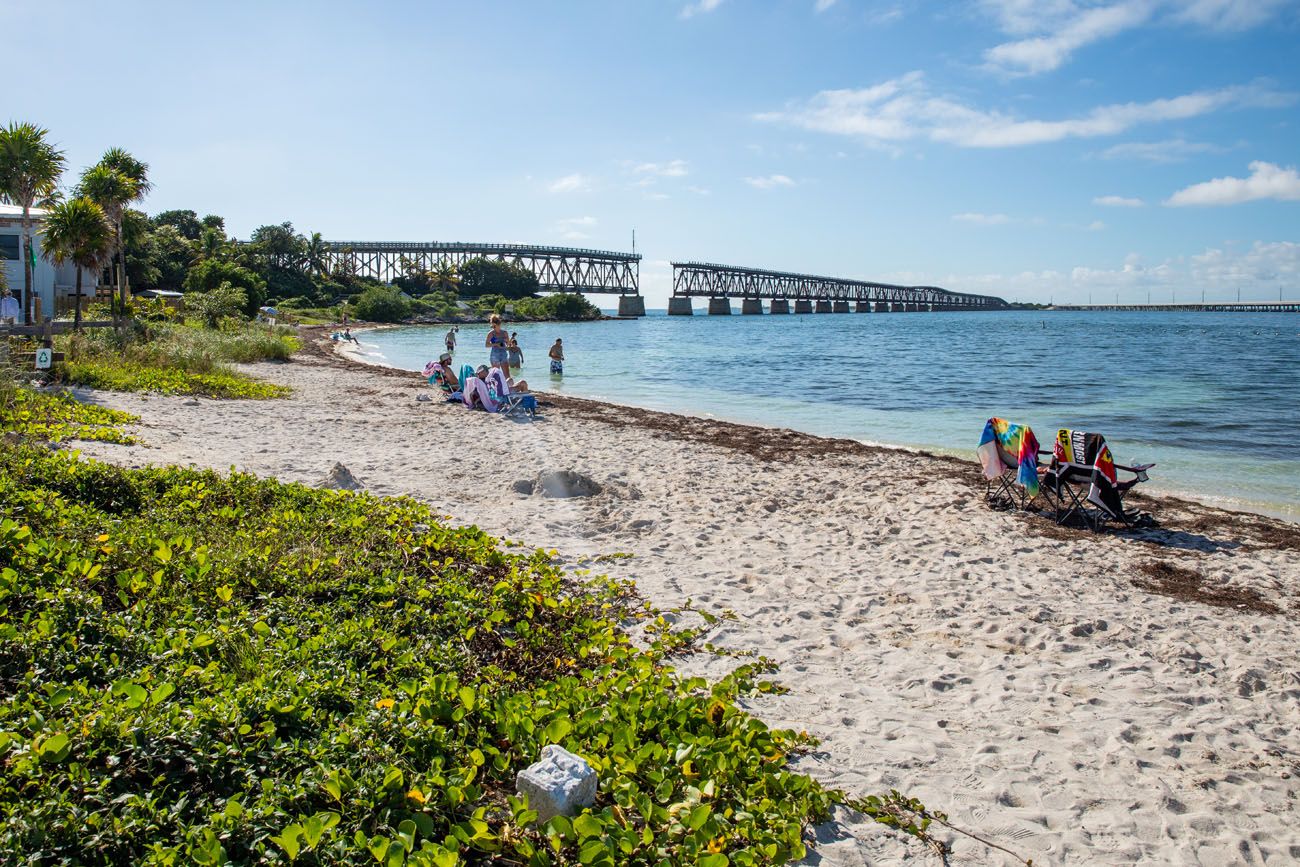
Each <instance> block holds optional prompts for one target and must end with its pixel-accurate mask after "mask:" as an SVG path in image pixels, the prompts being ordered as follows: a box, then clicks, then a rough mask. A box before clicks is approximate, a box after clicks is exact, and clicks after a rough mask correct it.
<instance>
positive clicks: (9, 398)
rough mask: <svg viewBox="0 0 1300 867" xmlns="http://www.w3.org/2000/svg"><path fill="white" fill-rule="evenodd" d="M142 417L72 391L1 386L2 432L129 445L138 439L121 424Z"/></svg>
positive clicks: (30, 436)
mask: <svg viewBox="0 0 1300 867" xmlns="http://www.w3.org/2000/svg"><path fill="white" fill-rule="evenodd" d="M139 420H140V419H139V417H138V416H134V415H131V414H130V413H126V412H122V411H120V410H115V409H109V408H108V407H105V406H96V405H94V404H87V403H81V402H80V401H78V400H76V399H74V398H73V397H72V396H71V395H69V394H61V393H60V394H47V393H43V392H38V391H33V390H31V389H29V388H19V387H13V386H11V385H9V386H0V431H12V432H14V433H17V434H20V435H22V436H24V437H29V438H31V439H35V440H41V441H44V442H63V441H65V440H98V441H101V442H109V443H122V444H124V445H129V444H131V443H134V442H136V439H135V437H133V436H131V435H130V434H128V433H126V432H125V431H123V430H122V429H121V425H124V424H135V423H136V422H138V421H139Z"/></svg>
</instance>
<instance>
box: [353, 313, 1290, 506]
mask: <svg viewBox="0 0 1300 867" xmlns="http://www.w3.org/2000/svg"><path fill="white" fill-rule="evenodd" d="M510 330H512V331H516V332H518V334H519V342H520V345H521V347H522V348H523V350H524V356H525V358H524V368H523V371H522V373H521V374H517V375H518V376H522V377H523V378H525V379H527V380H528V381H529V384H530V386H531V387H532V388H533V389H534V390H546V391H554V392H558V393H561V394H571V395H576V396H580V397H587V398H595V399H597V400H607V401H611V402H615V403H622V404H630V405H634V406H640V407H645V408H649V409H658V410H666V411H670V412H678V413H688V414H692V415H706V416H712V417H716V418H720V419H727V420H732V421H738V422H746V423H752V424H759V425H766V426H770V427H788V428H794V429H797V430H802V431H807V432H809V433H814V434H821V435H827V436H838V437H848V438H852V439H857V440H861V441H863V442H869V443H880V444H887V445H902V446H912V447H918V448H924V449H928V450H931V451H936V452H941V453H947V454H954V455H961V456H965V457H969V458H971V459H972V460H973V459H974V455H975V446H976V445H977V444H978V442H979V437H980V432H981V431H982V430H983V427H984V422H985V420H986V419H988V418H989V417H990V416H993V415H998V416H1001V417H1003V418H1007V419H1010V420H1012V421H1018V422H1022V423H1026V424H1029V425H1030V426H1032V427H1033V429H1034V432H1035V433H1036V434H1037V436H1038V440H1039V442H1040V443H1042V444H1043V447H1044V448H1050V447H1051V446H1050V444H1051V441H1052V438H1053V437H1054V435H1055V431H1056V429H1057V428H1060V427H1072V428H1077V429H1085V430H1090V431H1096V432H1099V433H1102V434H1105V435H1106V438H1107V440H1108V441H1109V442H1110V444H1111V449H1112V451H1113V452H1114V454H1115V459H1116V461H1117V462H1118V463H1122V464H1129V463H1136V462H1148V461H1155V462H1156V464H1157V466H1156V468H1155V469H1154V470H1152V471H1151V474H1150V475H1151V482H1150V483H1149V484H1148V486H1147V489H1148V490H1150V491H1152V492H1166V493H1173V494H1178V495H1183V496H1191V497H1194V498H1196V499H1199V500H1202V501H1204V502H1209V503H1213V504H1215V505H1220V506H1225V507H1228V508H1236V509H1244V510H1249V511H1257V512H1263V513H1267V514H1273V515H1277V516H1280V517H1285V518H1288V519H1290V520H1294V521H1300V448H1298V446H1300V317H1298V316H1295V315H1292V314H1284V313H1273V314H1268V313H1261V314H1250V313H1136V312H1134V313H1120V312H1116V313H1085V312H1065V311H1062V312H1048V311H1041V312H1029V311H1017V312H1005V313H889V314H867V313H862V314H858V313H849V314H843V313H841V314H826V315H818V314H811V315H798V316H797V315H788V316H770V315H764V316H761V317H760V316H740V315H734V316H729V317H724V316H708V315H704V314H701V313H700V312H699V311H698V310H697V312H696V315H695V316H693V317H669V316H666V315H664V314H663V313H662V312H661V311H654V312H651V314H650V315H648V316H646V317H645V318H643V319H639V320H634V321H625V320H618V321H602V322H587V323H571V324H570V323H536V324H533V323H519V324H512V325H511V326H510ZM446 331H447V327H446V326H424V327H402V328H394V329H385V330H379V331H372V332H365V333H363V334H362V335H361V341H362V348H363V349H364V350H365V352H366V353H367V354H368V355H370V356H371V357H372V358H373V360H375V361H378V362H382V363H385V364H390V365H392V366H395V367H401V368H407V369H411V370H419V369H422V368H423V367H424V365H425V363H426V362H428V361H430V360H432V359H435V358H437V357H438V355H439V353H441V352H442V349H443V335H444V334H445V333H446ZM486 333H487V326H484V325H469V326H461V331H460V345H459V348H458V350H457V352H456V363H457V364H458V365H459V364H462V363H473V364H485V363H487V349H486V348H484V346H483V340H484V337H485V336H486ZM557 337H561V338H563V339H564V348H565V356H566V359H567V360H566V361H565V366H564V369H565V373H564V376H563V378H560V377H552V376H550V375H549V373H548V371H547V368H548V362H547V357H546V353H547V350H548V349H549V348H550V345H551V344H552V343H553V342H554V340H555V338H557Z"/></svg>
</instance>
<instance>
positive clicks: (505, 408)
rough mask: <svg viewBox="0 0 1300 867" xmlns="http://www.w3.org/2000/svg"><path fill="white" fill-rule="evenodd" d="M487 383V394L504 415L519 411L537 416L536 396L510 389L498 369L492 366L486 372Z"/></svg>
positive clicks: (532, 416)
mask: <svg viewBox="0 0 1300 867" xmlns="http://www.w3.org/2000/svg"><path fill="white" fill-rule="evenodd" d="M487 384H488V394H489V395H491V397H492V400H493V401H495V402H496V404H497V412H499V413H501V414H502V415H505V416H512V415H514V414H515V413H521V414H523V415H527V416H528V417H529V418H536V417H537V398H536V397H534V396H533V395H531V394H528V393H527V392H517V391H511V390H510V386H509V384H508V383H507V382H506V377H505V374H504V373H502V372H501V371H500V370H499V369H497V368H493V369H492V370H491V371H489V372H488V377H487Z"/></svg>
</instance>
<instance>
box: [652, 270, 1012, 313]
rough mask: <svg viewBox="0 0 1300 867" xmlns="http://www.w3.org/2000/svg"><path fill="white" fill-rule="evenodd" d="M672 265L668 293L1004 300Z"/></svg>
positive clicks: (976, 306)
mask: <svg viewBox="0 0 1300 867" xmlns="http://www.w3.org/2000/svg"><path fill="white" fill-rule="evenodd" d="M672 266H673V294H674V295H676V296H678V297H687V298H690V297H695V298H703V297H708V298H749V299H764V298H770V299H774V300H783V299H784V300H796V301H799V300H809V301H830V302H836V301H840V302H851V301H852V302H884V303H891V304H915V305H926V306H930V307H934V308H936V309H954V310H955V309H964V310H997V309H1001V308H1005V307H1006V306H1007V302H1006V301H1004V300H1003V299H1001V298H996V297H993V296H990V295H970V294H967V293H964V292H949V291H948V290H946V289H941V288H939V287H938V286H898V285H894V284H892V283H877V282H873V281H869V280H847V279H843V278H840V277H822V276H818V275H814V274H795V273H791V272H788V271H770V270H766V269H762V268H748V267H743V266H738V265H716V264H712V263H708V262H673V263H672Z"/></svg>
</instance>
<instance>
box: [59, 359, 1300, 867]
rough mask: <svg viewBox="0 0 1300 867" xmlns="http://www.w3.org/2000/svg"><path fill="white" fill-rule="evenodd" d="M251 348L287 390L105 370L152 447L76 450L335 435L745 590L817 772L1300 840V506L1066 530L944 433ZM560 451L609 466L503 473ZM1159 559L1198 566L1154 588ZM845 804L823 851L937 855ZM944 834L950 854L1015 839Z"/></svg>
mask: <svg viewBox="0 0 1300 867" xmlns="http://www.w3.org/2000/svg"><path fill="white" fill-rule="evenodd" d="M251 370H253V371H254V372H255V373H256V374H258V375H260V376H263V377H265V378H267V379H270V380H273V381H276V382H282V383H286V384H288V385H290V386H292V387H293V388H294V389H295V393H294V396H293V397H292V398H291V399H289V400H287V401H270V402H238V403H234V402H217V401H207V400H200V401H198V402H193V401H190V402H187V401H184V400H182V399H180V398H161V397H140V396H133V395H117V394H103V393H100V394H96V395H93V399H95V400H99V401H102V402H104V403H107V404H109V405H112V406H115V407H119V408H122V409H126V410H129V411H131V412H135V413H138V414H140V415H141V416H142V417H143V419H144V422H143V424H142V427H141V431H140V433H141V435H142V437H143V438H144V440H145V441H146V442H147V444H148V447H121V446H111V445H105V444H88V445H86V446H85V447H84V448H83V451H84V452H85V453H86V454H88V455H91V456H94V457H98V458H104V459H108V460H112V461H115V462H119V463H124V464H137V465H138V464H141V463H145V462H149V463H181V464H187V463H192V464H196V465H199V466H210V467H216V468H218V469H227V468H229V467H231V466H237V467H239V468H241V469H246V470H250V471H252V472H256V473H259V474H263V475H274V476H277V477H279V478H281V479H284V480H288V481H301V482H307V483H315V482H317V481H318V480H320V479H321V478H322V477H323V476H324V475H325V474H326V473H327V472H328V471H329V470H330V468H331V467H332V465H333V464H334V462H335V461H341V462H342V463H343V464H345V465H346V466H347V467H348V468H349V469H350V470H351V471H352V472H353V473H354V474H355V475H356V476H357V478H358V479H360V480H361V482H362V483H364V484H365V486H366V487H367V489H369V490H371V491H372V492H374V493H377V494H404V493H405V494H413V495H415V496H418V497H420V498H422V499H425V500H428V501H430V502H432V503H434V504H436V505H437V506H438V507H439V508H441V509H443V510H445V511H446V512H447V513H449V514H450V515H452V516H453V517H454V518H455V519H456V520H458V521H463V522H472V523H476V524H478V525H480V526H482V527H483V528H485V529H486V530H488V531H490V532H492V533H495V534H500V535H506V536H510V537H514V538H517V539H520V540H522V541H524V542H526V543H528V544H530V545H536V546H541V547H546V548H557V549H559V550H560V551H561V552H562V553H563V554H564V555H566V556H567V557H569V558H573V559H577V558H580V557H583V556H591V555H595V554H608V553H612V552H629V553H631V554H633V555H635V556H634V557H632V558H630V559H622V560H615V561H611V562H608V563H602V564H601V566H600V568H601V569H605V570H608V571H609V572H610V573H611V574H614V575H616V576H619V577H624V578H630V579H633V580H635V581H636V582H637V584H638V585H639V586H640V587H641V589H642V591H643V592H644V593H645V594H646V595H647V596H648V597H649V598H650V599H652V600H653V601H654V602H656V603H657V604H659V605H661V606H672V605H675V604H678V603H681V602H683V601H684V600H686V599H687V598H691V599H694V600H695V602H696V603H697V604H702V605H706V606H711V607H713V608H716V609H730V610H733V611H735V612H736V614H737V619H736V620H735V621H731V622H724V623H723V624H722V626H721V627H720V628H719V630H718V631H717V632H716V634H715V635H714V636H713V640H714V641H715V642H717V643H719V644H722V645H726V646H729V647H734V648H738V649H748V650H755V651H757V652H759V653H762V654H764V655H766V656H769V657H772V658H773V659H775V660H777V661H778V662H779V663H780V664H781V666H782V672H781V679H782V680H783V681H784V682H785V683H786V684H787V685H788V686H789V687H790V688H791V692H790V694H788V695H785V696H779V697H771V698H765V699H764V700H763V701H762V702H761V703H755V704H754V705H753V707H754V710H755V711H756V712H757V713H759V714H760V715H762V716H763V717H764V718H765V719H767V720H768V721H769V722H771V723H773V724H779V725H787V726H791V727H794V728H806V729H807V730H809V731H810V732H812V733H814V734H816V735H818V736H819V737H821V738H822V739H823V750H822V751H821V752H819V753H818V754H817V755H816V756H814V757H811V758H810V759H808V760H807V762H806V767H807V769H808V770H809V771H810V772H812V773H814V774H816V775H817V776H818V777H820V778H821V779H823V780H825V781H827V782H829V783H832V784H834V785H838V786H843V787H845V788H847V789H848V790H850V791H854V792H858V793H862V794H866V793H871V792H880V791H884V790H886V789H888V788H890V787H897V788H899V789H901V790H903V791H905V792H907V793H909V794H912V795H915V796H917V797H920V798H921V799H922V800H923V801H925V802H926V803H927V804H928V805H930V806H931V807H933V808H936V809H940V810H945V811H947V812H948V813H949V815H950V816H951V818H952V819H953V821H955V822H957V823H958V824H961V825H964V826H966V827H968V828H970V829H972V830H975V831H977V832H979V833H981V834H983V835H985V836H987V837H988V838H989V839H991V840H994V841H996V842H998V843H1000V844H1002V845H1005V846H1007V847H1009V848H1011V849H1013V850H1015V851H1017V852H1020V853H1021V854H1023V855H1024V856H1026V857H1031V858H1033V859H1034V862H1035V863H1036V864H1047V863H1050V864H1132V863H1150V864H1157V863H1159V864H1165V863H1170V864H1172V863H1177V864H1243V863H1244V864H1291V863H1295V862H1296V861H1297V860H1300V830H1297V827H1298V826H1300V822H1298V821H1297V820H1298V819H1300V800H1298V797H1300V758H1298V757H1297V752H1296V751H1297V748H1300V642H1297V633H1298V630H1297V623H1298V621H1300V604H1297V600H1300V545H1297V539H1298V538H1300V528H1297V527H1295V526H1294V525H1286V524H1280V523H1278V522H1273V521H1270V520H1266V519H1254V518H1249V517H1245V516H1236V515H1231V514H1229V513H1222V512H1214V511H1213V510H1209V509H1206V508H1204V507H1193V506H1189V505H1187V504H1178V503H1176V502H1175V503H1165V504H1162V505H1160V506H1158V507H1157V509H1156V511H1157V515H1158V517H1159V518H1160V519H1161V522H1162V524H1163V525H1164V526H1165V527H1166V529H1164V530H1161V531H1159V532H1153V533H1147V534H1145V536H1144V538H1121V537H1118V536H1115V535H1107V536H1094V535H1091V534H1086V533H1077V532H1073V531H1069V532H1066V531H1059V530H1055V528H1053V527H1051V526H1050V525H1049V524H1047V523H1046V522H1044V521H1043V520H1041V519H1026V518H1025V517H1023V516H1018V515H1012V514H1005V513H999V512H994V511H991V510H989V509H988V508H987V507H986V506H985V505H984V503H983V500H982V486H979V485H977V484H976V483H975V482H974V481H973V472H972V470H971V469H970V468H963V467H962V466H961V465H959V464H957V463H955V462H953V461H950V460H944V459H932V458H927V457H923V456H919V455H916V454H912V453H907V452H902V451H891V450H883V449H869V448H866V447H859V446H856V445H853V444H848V443H845V442H844V441H832V440H817V439H815V438H811V437H806V436H803V435H799V434H794V433H791V432H781V431H765V430H760V429H753V428H740V427H738V426H733V425H726V424H720V423H712V422H708V421H704V420H692V419H684V418H677V417H673V416H664V415H662V414H654V413H647V412H644V411H639V410H628V409H622V408H610V409H602V408H600V407H597V406H594V405H592V404H589V403H587V402H583V401H573V400H557V401H556V403H555V404H554V405H552V406H551V407H549V408H547V409H546V410H545V411H544V418H543V419H541V420H539V421H537V422H536V423H532V424H528V423H514V422H511V421H508V420H505V419H501V418H497V417H490V416H488V415H486V414H484V413H471V412H468V411H466V410H464V409H463V408H461V407H459V406H456V405H450V406H449V405H445V404H442V403H440V402H438V401H437V400H434V401H432V402H420V401H418V400H417V399H416V397H417V395H420V394H425V393H429V390H428V389H427V387H425V386H423V384H422V383H421V382H420V381H419V380H415V379H413V378H411V377H410V376H401V375H396V374H392V373H385V372H382V371H371V370H361V369H357V368H355V367H351V366H348V365H346V364H344V363H343V362H340V361H337V360H335V359H329V358H325V357H323V356H321V355H319V354H316V355H306V356H304V357H302V358H301V359H300V360H297V361H295V362H293V363H290V364H280V365H271V364H266V365H258V366H255V367H254V368H251ZM543 469H573V470H577V471H580V472H582V473H585V474H587V475H589V476H591V477H592V478H594V479H595V480H596V481H598V482H599V483H601V484H602V485H604V486H605V490H604V492H603V493H601V494H600V495H598V496H595V497H590V498H574V499H563V500H557V499H546V498H543V497H540V496H531V497H528V496H522V495H520V494H517V493H515V492H514V491H513V490H512V488H511V485H512V483H513V482H515V481H516V480H519V479H526V478H531V477H534V476H535V475H536V474H537V473H538V472H539V471H541V470H543ZM1152 563H1164V564H1169V565H1172V566H1174V567H1177V568H1176V569H1175V570H1173V571H1172V572H1170V571H1169V570H1166V577H1168V575H1170V574H1172V575H1173V576H1174V577H1178V576H1182V577H1184V578H1186V577H1187V576H1189V575H1190V574H1191V573H1188V572H1178V571H1177V569H1184V570H1192V571H1193V572H1195V573H1198V574H1199V576H1200V579H1201V583H1202V587H1201V589H1199V590H1197V589H1195V588H1194V587H1193V589H1192V590H1190V591H1189V589H1188V588H1187V587H1186V586H1185V587H1183V588H1182V589H1181V590H1177V591H1174V590H1173V589H1169V590H1168V592H1165V593H1161V592H1153V591H1152V590H1150V589H1144V587H1142V586H1139V585H1138V583H1136V582H1142V581H1149V580H1151V579H1149V578H1148V576H1147V574H1146V573H1144V572H1143V571H1142V569H1141V567H1142V566H1143V564H1152ZM1192 584H1193V585H1195V580H1193V581H1192ZM1189 593H1190V594H1191V595H1195V594H1200V596H1201V597H1203V598H1204V597H1215V598H1217V599H1218V601H1219V604H1217V605H1215V604H1206V603H1205V602H1201V601H1195V599H1191V598H1189ZM1216 594H1217V596H1216ZM1255 594H1257V595H1255ZM1243 605H1244V606H1246V607H1238V606H1243ZM1225 606H1226V607H1225ZM1270 607H1274V610H1273V613H1266V612H1268V611H1269V610H1270ZM1254 609H1263V610H1262V611H1260V610H1254ZM732 664H734V660H728V659H726V658H709V659H702V660H698V661H697V662H695V663H693V664H692V667H698V668H700V669H703V670H704V671H705V672H706V673H709V672H711V673H718V672H720V671H723V670H724V669H725V668H726V667H727V666H729V665H732ZM840 818H841V820H842V821H840V822H838V823H835V824H832V825H828V826H826V827H823V828H821V829H819V833H818V837H819V840H820V841H821V842H820V843H819V845H818V847H817V851H816V853H815V854H814V855H813V856H811V857H810V859H809V861H810V863H822V864H837V865H838V864H844V865H858V864H893V863H899V862H902V861H916V860H918V859H919V860H922V861H923V862H924V861H926V860H927V859H928V860H929V861H930V862H936V859H934V858H933V856H930V855H927V854H926V850H925V849H924V848H923V847H921V846H919V845H917V844H908V843H906V842H903V841H901V840H899V839H897V838H894V837H892V836H889V835H888V834H887V833H885V832H883V831H882V830H878V826H875V825H873V824H871V823H866V822H862V821H855V820H854V818H853V817H851V816H842V817H840ZM953 843H954V845H955V849H956V853H955V855H954V856H953V858H952V861H951V863H954V864H989V863H994V864H996V863H1011V862H1010V861H1009V859H1006V858H1005V856H1002V855H1000V854H999V853H997V852H994V851H992V850H990V849H987V848H985V847H983V846H981V845H979V844H976V843H972V842H970V841H967V840H964V839H962V838H953ZM936 863H937V862H936Z"/></svg>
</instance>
